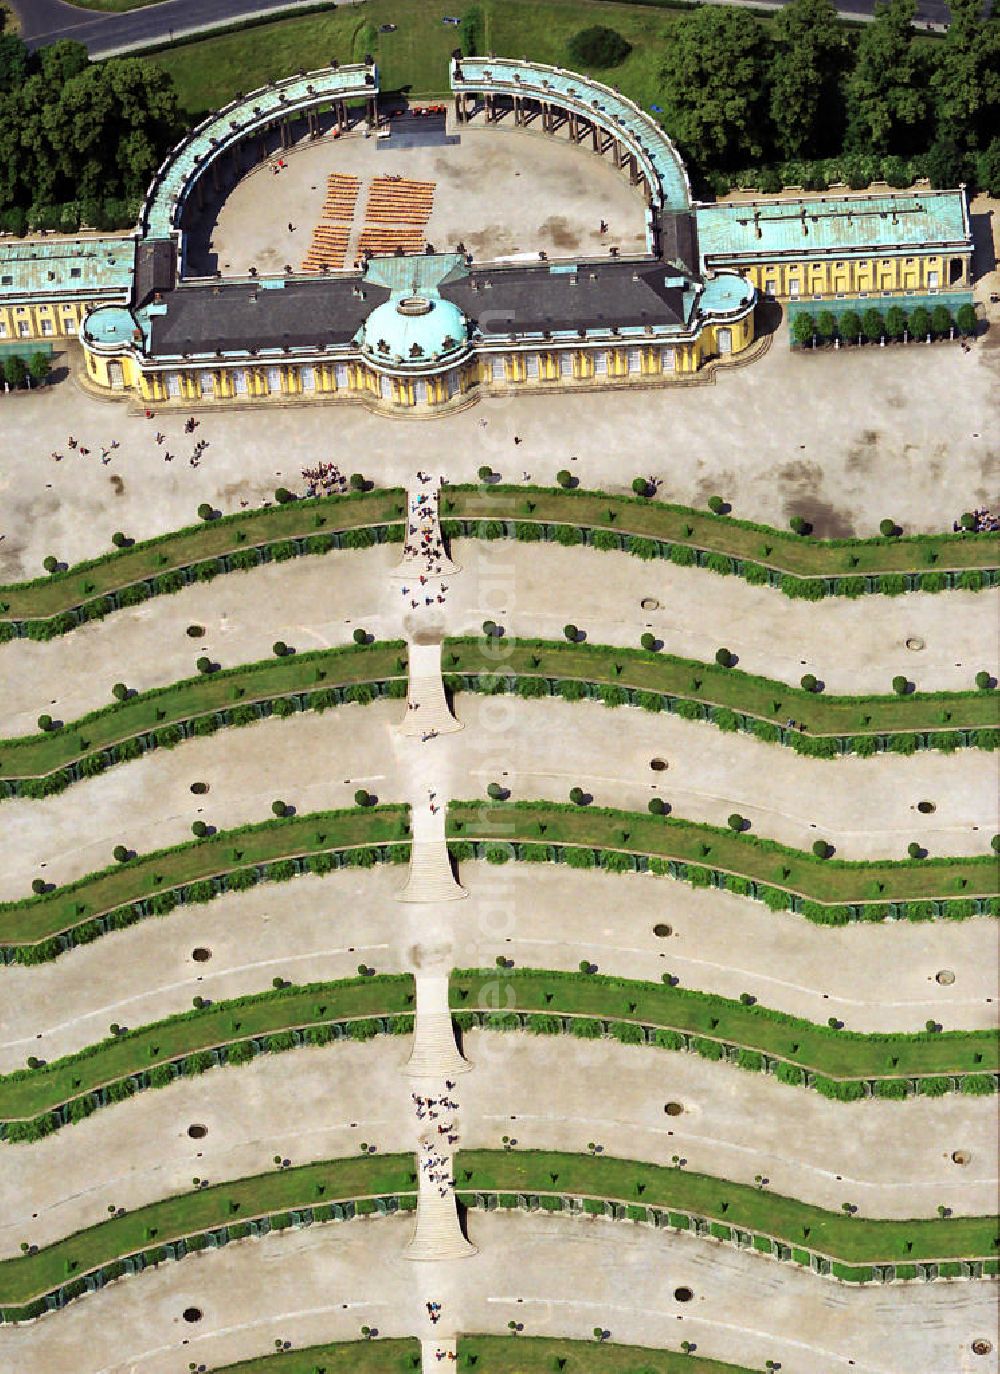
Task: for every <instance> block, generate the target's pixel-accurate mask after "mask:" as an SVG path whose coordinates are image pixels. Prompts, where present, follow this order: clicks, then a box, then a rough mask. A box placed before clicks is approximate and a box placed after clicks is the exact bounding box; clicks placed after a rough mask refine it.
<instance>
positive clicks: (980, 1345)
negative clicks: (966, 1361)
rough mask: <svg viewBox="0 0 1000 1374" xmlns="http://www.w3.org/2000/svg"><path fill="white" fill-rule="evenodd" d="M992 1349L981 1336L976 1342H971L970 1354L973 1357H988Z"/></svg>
mask: <svg viewBox="0 0 1000 1374" xmlns="http://www.w3.org/2000/svg"><path fill="white" fill-rule="evenodd" d="M992 1349H993V1347H992V1345H990V1343H989V1341H988V1340H987V1339H986V1337H985V1336H981V1337H980V1338H979V1340H978V1341H973V1342H972V1353H973V1354H974V1355H988V1354H989V1353H990V1351H991V1350H992Z"/></svg>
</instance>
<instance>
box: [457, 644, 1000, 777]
mask: <svg viewBox="0 0 1000 1374" xmlns="http://www.w3.org/2000/svg"><path fill="white" fill-rule="evenodd" d="M702 666H707V665H702ZM443 681H444V685H445V688H446V689H447V690H448V691H449V692H451V693H452V694H456V693H459V692H477V693H479V694H480V695H481V696H498V695H502V694H505V693H506V694H507V695H513V696H519V697H522V698H524V699H526V700H534V699H537V698H541V697H557V698H559V699H560V700H562V701H584V700H589V701H600V702H603V704H604V705H605V706H607V707H612V708H614V707H618V706H636V707H639V708H640V709H642V710H644V711H650V712H653V713H656V712H658V711H666V712H668V713H669V714H671V715H677V716H680V717H681V719H682V720H690V721H708V722H709V723H710V724H712V725H715V726H717V727H718V729H720V730H724V731H737V730H739V731H741V732H743V733H744V734H748V735H752V736H753V737H754V739H756V740H759V741H760V742H761V743H763V744H783V745H786V746H787V747H788V748H790V749H793V750H794V751H795V753H797V754H801V755H803V756H804V757H805V758H814V759H833V758H840V757H842V756H844V755H847V754H854V755H856V756H857V757H858V758H871V757H873V755H875V754H902V755H910V754H916V753H920V752H922V751H923V750H926V749H937V750H939V751H940V752H941V753H945V754H951V753H954V751H955V750H956V749H963V748H976V749H982V750H986V751H993V750H995V749H997V748H1000V730H998V729H992V728H989V729H988V728H980V729H971V730H970V729H949V730H899V731H892V732H885V733H882V732H880V733H874V732H873V733H867V734H853V735H809V734H803V733H802V732H801V731H800V730H798V729H796V728H795V726H788V725H787V724H783V725H779V724H777V722H775V721H769V720H762V719H761V718H760V717H759V716H755V715H751V714H750V713H748V712H745V711H736V710H733V709H732V708H731V707H729V706H715V705H713V704H711V703H710V702H706V701H697V700H695V699H693V698H691V697H683V696H676V695H674V694H672V693H668V692H655V691H650V690H647V689H644V688H638V687H627V686H622V685H620V684H618V683H609V682H598V681H594V680H587V679H580V678H556V677H542V676H538V675H533V674H522V673H516V672H512V673H504V672H482V673H445V674H444V675H443ZM779 685H780V684H775V686H779ZM802 695H803V696H804V695H805V693H803V694H802ZM942 695H944V694H942ZM875 700H877V698H876V699H875ZM864 701H865V699H864V698H858V704H859V706H861V705H862V704H864ZM789 704H790V706H793V703H789Z"/></svg>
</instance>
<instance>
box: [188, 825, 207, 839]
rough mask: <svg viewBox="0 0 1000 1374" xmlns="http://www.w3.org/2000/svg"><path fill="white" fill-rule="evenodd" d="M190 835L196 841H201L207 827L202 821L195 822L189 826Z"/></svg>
mask: <svg viewBox="0 0 1000 1374" xmlns="http://www.w3.org/2000/svg"><path fill="white" fill-rule="evenodd" d="M191 834H192V835H193V836H194V837H195V839H196V840H203V839H204V838H205V836H206V835H207V834H208V826H207V825H206V824H205V822H204V821H195V822H194V824H193V825H192V826H191Z"/></svg>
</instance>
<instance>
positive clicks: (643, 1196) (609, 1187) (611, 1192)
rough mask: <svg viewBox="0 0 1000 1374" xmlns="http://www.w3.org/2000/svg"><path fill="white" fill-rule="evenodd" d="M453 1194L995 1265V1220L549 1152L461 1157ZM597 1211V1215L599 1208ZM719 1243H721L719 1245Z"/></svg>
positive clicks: (862, 1251) (834, 1255) (899, 1256)
mask: <svg viewBox="0 0 1000 1374" xmlns="http://www.w3.org/2000/svg"><path fill="white" fill-rule="evenodd" d="M454 1174H455V1185H456V1190H464V1189H468V1191H470V1192H479V1191H489V1192H500V1191H503V1192H511V1193H522V1194H523V1193H536V1192H538V1193H547V1194H552V1195H555V1196H560V1195H562V1196H566V1195H567V1194H568V1195H575V1196H577V1197H578V1198H579V1199H580V1200H581V1202H582V1201H583V1199H584V1198H587V1197H589V1198H593V1199H595V1200H597V1201H599V1202H600V1201H603V1200H604V1199H613V1200H614V1201H615V1202H619V1201H620V1202H622V1203H623V1204H625V1205H631V1204H638V1205H640V1206H642V1207H658V1208H669V1209H671V1210H673V1209H674V1208H676V1209H677V1210H678V1211H683V1212H687V1213H688V1214H693V1215H696V1216H699V1217H701V1218H704V1219H705V1220H707V1221H710V1222H715V1223H716V1224H717V1225H719V1226H721V1227H737V1228H739V1229H741V1230H743V1229H746V1230H748V1231H754V1232H758V1233H761V1234H763V1235H766V1236H770V1237H771V1238H772V1239H776V1240H779V1241H781V1242H783V1243H785V1244H787V1245H797V1246H802V1247H803V1248H805V1249H807V1250H810V1251H812V1252H814V1253H816V1254H820V1255H824V1256H825V1257H826V1258H828V1259H835V1260H840V1261H842V1262H843V1263H845V1264H868V1265H871V1264H892V1263H894V1262H896V1261H898V1260H903V1261H905V1262H907V1263H914V1264H917V1263H920V1262H926V1261H931V1262H935V1263H936V1262H939V1261H941V1260H948V1261H963V1260H965V1261H968V1260H978V1261H984V1262H985V1261H991V1262H992V1263H994V1264H996V1263H997V1246H998V1244H1000V1237H998V1235H997V1228H998V1223H997V1218H996V1217H993V1216H953V1217H950V1216H945V1217H941V1216H935V1217H926V1218H919V1219H916V1218H911V1219H906V1220H899V1221H897V1220H890V1219H887V1218H882V1217H858V1216H855V1215H853V1213H854V1212H856V1211H857V1208H856V1207H852V1208H851V1210H850V1211H848V1209H846V1208H843V1209H841V1210H840V1211H830V1210H828V1209H827V1208H825V1207H818V1206H815V1205H813V1204H811V1203H807V1202H802V1201H800V1200H799V1199H798V1198H795V1197H788V1196H785V1195H784V1194H781V1193H774V1192H772V1191H771V1190H770V1188H760V1187H755V1186H754V1185H753V1184H750V1183H734V1182H731V1181H730V1180H728V1179H725V1178H716V1177H714V1176H713V1175H711V1174H699V1173H694V1172H693V1171H688V1170H687V1169H686V1168H684V1167H683V1166H681V1167H677V1166H671V1165H669V1164H668V1165H662V1164H648V1163H645V1162H642V1161H639V1160H634V1159H618V1158H615V1157H614V1156H610V1155H605V1154H599V1155H595V1154H582V1153H580V1154H573V1153H570V1152H568V1151H557V1150H521V1149H517V1150H507V1151H504V1150H460V1151H459V1152H458V1155H457V1157H456V1159H455V1161H454ZM600 1210H602V1209H600ZM719 1239H728V1237H726V1236H720V1237H719Z"/></svg>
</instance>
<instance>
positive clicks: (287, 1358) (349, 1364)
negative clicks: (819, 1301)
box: [211, 1336, 743, 1374]
mask: <svg viewBox="0 0 1000 1374" xmlns="http://www.w3.org/2000/svg"><path fill="white" fill-rule="evenodd" d="M275 1358H276V1356H275V1352H274V1351H273V1350H271V1351H269V1352H268V1354H266V1355H259V1356H258V1357H257V1358H256V1359H252V1360H240V1361H239V1363H238V1364H225V1365H213V1367H212V1370H211V1374H274V1371H275ZM279 1368H280V1370H281V1374H316V1371H317V1370H318V1369H321V1370H323V1371H324V1374H408V1371H412V1370H418V1371H419V1369H420V1342H419V1340H418V1339H417V1338H416V1336H397V1337H391V1338H388V1339H386V1338H383V1337H379V1339H378V1340H368V1341H366V1340H358V1341H330V1342H328V1343H327V1344H325V1345H308V1346H305V1347H304V1348H303V1349H302V1350H283V1351H282V1352H281V1355H280V1358H279ZM459 1368H461V1365H459ZM498 1368H499V1367H498ZM689 1374H698V1370H697V1368H695V1369H692V1370H691V1371H689ZM740 1374H743V1371H740Z"/></svg>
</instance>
